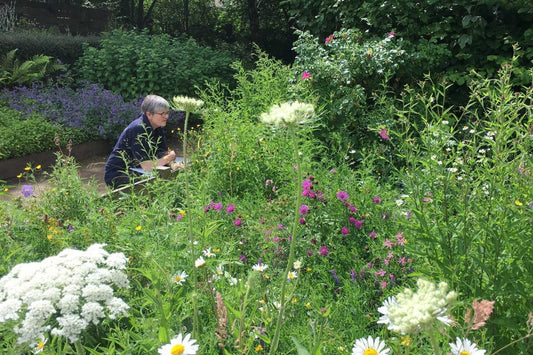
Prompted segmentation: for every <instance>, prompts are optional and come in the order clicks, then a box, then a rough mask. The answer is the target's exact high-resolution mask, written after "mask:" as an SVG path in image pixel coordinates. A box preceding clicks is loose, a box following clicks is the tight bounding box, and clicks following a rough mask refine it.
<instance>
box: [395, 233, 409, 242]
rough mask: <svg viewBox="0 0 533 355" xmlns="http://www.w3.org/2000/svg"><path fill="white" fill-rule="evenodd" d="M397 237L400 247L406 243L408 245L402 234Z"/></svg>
mask: <svg viewBox="0 0 533 355" xmlns="http://www.w3.org/2000/svg"><path fill="white" fill-rule="evenodd" d="M395 237H396V240H397V241H398V245H404V244H405V243H407V241H406V240H405V238H404V236H403V233H402V232H400V233H398V234H396V235H395Z"/></svg>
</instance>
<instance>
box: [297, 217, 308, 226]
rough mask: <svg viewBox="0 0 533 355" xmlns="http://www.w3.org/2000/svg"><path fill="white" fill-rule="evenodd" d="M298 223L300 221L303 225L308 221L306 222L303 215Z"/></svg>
mask: <svg viewBox="0 0 533 355" xmlns="http://www.w3.org/2000/svg"><path fill="white" fill-rule="evenodd" d="M298 223H300V224H302V225H303V224H305V223H306V222H305V218H303V217H301V218H300V219H299V220H298Z"/></svg>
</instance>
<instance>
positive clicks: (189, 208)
mask: <svg viewBox="0 0 533 355" xmlns="http://www.w3.org/2000/svg"><path fill="white" fill-rule="evenodd" d="M189 115H190V112H189V111H186V112H185V124H184V126H183V167H184V169H183V174H184V179H185V201H186V204H187V208H186V211H187V213H186V216H187V227H188V235H189V246H190V254H191V258H192V260H193V262H194V261H195V260H196V256H195V248H194V238H193V232H192V212H191V211H192V203H191V194H190V192H189V161H188V160H189V159H188V156H187V130H188V124H189ZM191 276H192V282H193V285H194V286H195V287H196V285H197V284H198V274H197V272H196V267H194V268H193V269H192V275H191ZM197 297H198V294H197V293H196V292H194V293H193V294H192V306H193V331H192V334H193V337H195V338H196V339H198V335H199V326H198V302H197Z"/></svg>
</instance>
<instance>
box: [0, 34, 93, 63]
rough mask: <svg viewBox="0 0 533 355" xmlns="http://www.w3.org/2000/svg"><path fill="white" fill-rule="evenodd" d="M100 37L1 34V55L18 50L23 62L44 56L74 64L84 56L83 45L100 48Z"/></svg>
mask: <svg viewBox="0 0 533 355" xmlns="http://www.w3.org/2000/svg"><path fill="white" fill-rule="evenodd" d="M99 42H100V37H99V36H69V35H62V34H51V33H47V32H0V53H7V52H9V51H11V50H13V49H15V48H18V52H17V55H19V56H20V58H21V60H28V59H30V58H31V57H33V56H35V55H38V54H42V55H47V56H50V57H53V58H58V59H59V60H60V61H61V62H62V63H65V64H74V63H75V62H76V60H77V59H78V58H79V57H81V56H82V55H83V44H84V43H86V44H88V45H91V46H94V47H96V46H98V43H99Z"/></svg>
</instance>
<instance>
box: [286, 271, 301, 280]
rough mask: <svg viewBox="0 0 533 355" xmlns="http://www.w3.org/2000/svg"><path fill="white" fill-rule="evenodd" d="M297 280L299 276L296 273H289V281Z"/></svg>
mask: <svg viewBox="0 0 533 355" xmlns="http://www.w3.org/2000/svg"><path fill="white" fill-rule="evenodd" d="M297 278H298V274H297V273H296V271H289V273H288V274H287V279H289V280H294V279H297Z"/></svg>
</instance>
